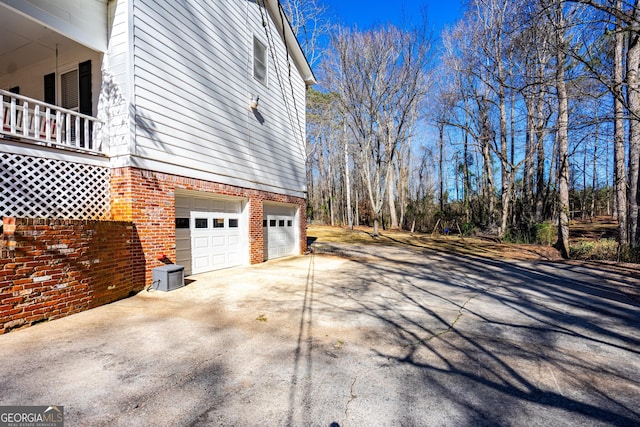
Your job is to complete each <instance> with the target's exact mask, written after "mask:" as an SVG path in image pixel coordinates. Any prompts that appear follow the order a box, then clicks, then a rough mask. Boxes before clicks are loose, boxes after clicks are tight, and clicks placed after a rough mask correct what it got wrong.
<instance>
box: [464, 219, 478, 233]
mask: <svg viewBox="0 0 640 427" xmlns="http://www.w3.org/2000/svg"><path fill="white" fill-rule="evenodd" d="M475 233H476V226H475V224H473V223H471V222H465V223H464V224H462V235H463V236H473V235H474V234H475Z"/></svg>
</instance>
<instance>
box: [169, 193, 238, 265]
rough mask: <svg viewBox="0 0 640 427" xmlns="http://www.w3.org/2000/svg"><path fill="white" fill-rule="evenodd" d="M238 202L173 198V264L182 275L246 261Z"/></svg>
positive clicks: (200, 198)
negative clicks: (174, 230) (174, 256)
mask: <svg viewBox="0 0 640 427" xmlns="http://www.w3.org/2000/svg"><path fill="white" fill-rule="evenodd" d="M245 222H246V220H245V219H243V215H242V201H239V200H226V199H225V200H222V199H213V198H205V197H197V196H186V195H185V196H182V195H180V196H177V197H176V263H177V264H180V265H184V266H185V274H186V275H190V274H198V273H204V272H206V271H211V270H218V269H221V268H227V267H234V266H237V265H241V264H243V263H244V262H245V261H246V260H245V258H246V253H247V249H246V245H247V239H246V238H245V235H246V224H245Z"/></svg>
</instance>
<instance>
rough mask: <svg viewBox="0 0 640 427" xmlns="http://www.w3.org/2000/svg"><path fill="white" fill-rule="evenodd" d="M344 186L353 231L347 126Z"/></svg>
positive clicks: (350, 227) (345, 132)
mask: <svg viewBox="0 0 640 427" xmlns="http://www.w3.org/2000/svg"><path fill="white" fill-rule="evenodd" d="M343 137H344V186H345V190H346V193H347V224H348V225H349V229H350V230H353V212H352V211H351V182H350V177H349V143H348V141H347V125H346V123H345V125H344V133H343Z"/></svg>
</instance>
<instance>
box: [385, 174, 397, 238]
mask: <svg viewBox="0 0 640 427" xmlns="http://www.w3.org/2000/svg"><path fill="white" fill-rule="evenodd" d="M393 169H394V167H393V164H389V168H388V170H387V193H388V194H387V200H388V202H389V216H390V218H391V226H390V228H391V229H392V230H393V229H397V228H399V227H398V213H397V212H396V195H395V192H394V191H393V182H394V175H395V174H394V173H393Z"/></svg>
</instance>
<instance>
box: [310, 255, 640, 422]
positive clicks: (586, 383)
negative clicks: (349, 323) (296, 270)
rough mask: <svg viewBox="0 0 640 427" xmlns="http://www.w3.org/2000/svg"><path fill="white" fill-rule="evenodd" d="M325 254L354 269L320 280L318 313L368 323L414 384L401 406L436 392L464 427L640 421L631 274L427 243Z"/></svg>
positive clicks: (373, 342)
mask: <svg viewBox="0 0 640 427" xmlns="http://www.w3.org/2000/svg"><path fill="white" fill-rule="evenodd" d="M322 252H324V253H328V254H331V255H337V256H341V257H344V258H346V259H349V260H351V261H354V262H355V263H356V267H354V268H353V271H351V272H350V274H354V275H355V276H351V277H348V278H347V276H348V275H343V276H342V277H341V278H340V280H335V281H331V282H327V283H323V284H322V286H319V284H316V289H318V290H319V293H318V294H317V295H316V296H315V300H316V305H315V306H316V310H319V309H322V310H327V311H329V312H332V313H333V314H334V315H336V316H342V317H343V318H356V317H362V316H365V317H366V318H368V319H369V320H370V322H371V324H370V327H369V328H368V330H367V331H363V334H362V337H363V339H364V340H365V342H366V343H367V345H369V346H370V348H371V350H372V352H373V353H374V354H375V355H377V356H378V357H379V358H380V366H381V367H386V368H387V369H391V370H397V371H398V372H400V373H402V374H403V375H405V377H403V379H402V381H404V383H405V384H406V386H407V388H408V389H409V388H411V389H415V391H414V392H412V393H406V394H404V395H403V396H404V401H403V402H402V404H404V405H414V406H416V405H417V406H420V405H421V404H422V400H428V399H426V398H424V396H432V398H433V399H440V401H441V404H442V405H441V406H442V410H444V411H447V410H450V411H452V412H451V413H452V417H454V418H453V419H455V423H456V424H460V423H463V424H465V425H471V424H473V425H513V424H516V425H524V424H530V422H531V421H532V420H534V419H535V420H536V422H537V423H541V424H545V423H546V422H548V423H552V424H557V423H560V424H563V423H569V424H576V425H577V424H585V423H587V424H593V423H596V424H602V425H638V424H639V423H640V412H639V411H638V409H637V407H636V404H637V396H638V392H639V391H640V333H639V330H638V327H639V326H640V310H639V308H640V306H639V304H638V303H637V302H636V301H633V300H631V299H629V298H628V297H627V296H626V295H625V294H623V293H621V292H620V290H619V285H620V283H618V282H617V281H620V280H624V278H623V277H617V278H615V277H614V278H611V279H610V280H609V281H608V282H604V281H602V280H601V276H600V275H598V274H595V275H594V273H593V272H591V273H590V272H589V271H579V269H576V268H574V267H572V266H570V265H565V264H551V263H525V262H510V261H501V260H492V259H480V258H475V257H471V256H465V255H460V254H458V255H449V254H442V253H436V252H433V251H429V250H423V249H399V248H394V247H386V248H380V247H376V249H375V253H373V252H372V251H371V247H365V246H355V245H341V244H330V245H326V244H325V245H323V246H322V248H321V249H320V250H318V249H317V248H316V253H322ZM345 301H348V304H346V303H345ZM401 367H405V369H401ZM421 395H422V396H423V398H422V400H421ZM447 408H449V409H447ZM460 412H462V413H464V419H462V418H459V417H460ZM456 417H458V418H456ZM453 419H452V420H453ZM545 420H546V422H545ZM558 420H563V421H561V422H559V421H558ZM414 421H415V422H416V423H420V422H421V420H420V419H415V420H414Z"/></svg>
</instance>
